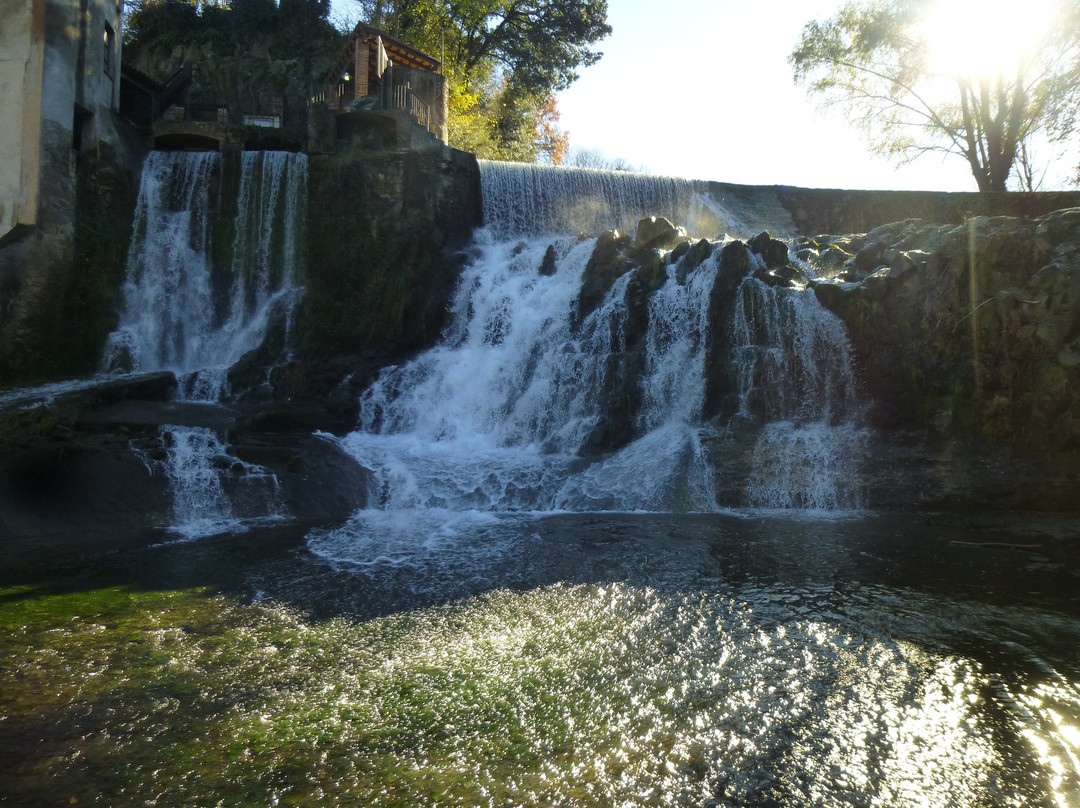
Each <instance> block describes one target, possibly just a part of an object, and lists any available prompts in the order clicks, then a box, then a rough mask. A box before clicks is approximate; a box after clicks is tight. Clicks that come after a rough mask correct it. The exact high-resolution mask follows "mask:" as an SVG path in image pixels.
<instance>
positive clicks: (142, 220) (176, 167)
mask: <svg viewBox="0 0 1080 808" xmlns="http://www.w3.org/2000/svg"><path fill="white" fill-rule="evenodd" d="M306 162H307V158H306V156H305V155H302V154H291V153H286V152H243V153H242V154H241V162H240V179H239V188H238V191H237V193H236V200H235V204H236V213H235V219H234V222H235V224H234V228H233V231H234V234H233V236H232V238H231V239H228V240H227V242H226V244H225V245H220V244H217V245H215V243H214V236H215V232H214V231H215V224H216V223H217V222H219V221H221V220H227V218H228V213H229V211H225V210H219V207H220V206H221V205H222V202H223V197H225V194H224V193H223V191H222V189H221V188H220V186H221V185H222V184H223V183H222V180H221V175H222V156H221V155H220V154H219V153H218V152H151V153H150V154H149V155H148V156H147V158H146V161H145V163H144V165H143V173H142V181H141V184H140V187H139V199H138V204H137V208H136V217H135V226H134V234H133V237H132V242H131V248H130V250H129V253H128V265H127V276H126V279H125V282H124V289H123V292H124V309H123V311H122V312H121V315H120V320H119V324H118V327H117V329H116V331H115V332H113V334H112V335H111V336H110V338H109V344H108V346H107V348H106V357H105V365H106V367H107V369H110V370H122V371H134V372H140V371H148V370H161V369H165V370H172V371H174V372H175V373H177V375H178V376H179V377H181V381H182V387H183V388H184V389H186V390H187V391H188V396H189V397H190V398H192V399H194V400H202V401H216V400H219V399H220V398H222V397H223V396H224V395H226V394H227V393H228V389H227V380H226V378H225V372H226V371H227V370H228V368H229V366H230V365H232V364H233V363H234V362H236V361H237V360H238V359H239V358H240V357H241V356H243V355H244V354H245V353H246V352H247V351H250V350H252V349H253V348H256V347H258V346H259V344H260V343H261V342H262V339H263V337H264V335H265V333H266V330H267V327H268V325H269V323H270V320H271V318H272V317H274V316H281V315H287V313H288V311H289V309H290V308H291V303H292V297H293V296H294V295H295V291H296V290H295V286H294V283H295V273H296V271H297V270H296V268H297V266H298V264H299V262H300V258H301V250H302V239H301V237H300V235H299V234H301V233H302V232H303V229H302V228H303V224H304V216H305V205H304V204H303V203H304V201H305V200H306V193H307V192H306V183H307V170H306ZM215 186H218V187H217V188H216V190H217V193H216V194H215Z"/></svg>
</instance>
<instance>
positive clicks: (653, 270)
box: [634, 248, 667, 292]
mask: <svg viewBox="0 0 1080 808" xmlns="http://www.w3.org/2000/svg"><path fill="white" fill-rule="evenodd" d="M634 257H635V259H637V261H638V262H639V264H640V266H638V268H637V269H636V270H635V271H634V276H635V277H636V278H637V279H638V280H639V281H640V282H641V284H642V285H643V286H644V287H645V288H646V289H648V290H649V291H651V292H654V291H656V290H657V289H659V288H660V287H661V286H663V285H664V283H665V282H666V281H667V261H665V260H664V254H663V253H662V252H661V251H660V250H657V249H655V248H653V249H649V250H647V251H645V252H644V253H642V252H641V251H635V253H634Z"/></svg>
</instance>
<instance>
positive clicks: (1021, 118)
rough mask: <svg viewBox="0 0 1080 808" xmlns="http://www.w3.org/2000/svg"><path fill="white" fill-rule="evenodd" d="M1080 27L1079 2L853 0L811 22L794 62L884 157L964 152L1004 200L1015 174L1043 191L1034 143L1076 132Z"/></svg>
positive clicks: (982, 186) (981, 180)
mask: <svg viewBox="0 0 1080 808" xmlns="http://www.w3.org/2000/svg"><path fill="white" fill-rule="evenodd" d="M950 3H952V5H951V6H950ZM950 9H956V10H958V11H956V12H955V13H951V14H950ZM1078 22H1080V2H1078V0H1060V2H1056V1H1055V0H1029V3H1028V4H1027V5H1026V6H1020V7H1018V6H1016V5H1014V4H1011V3H1003V2H994V0H986V2H984V3H980V4H973V3H963V4H960V3H958V2H957V0H853V1H852V2H849V3H848V4H847V5H845V6H843V7H842V8H841V9H840V11H839V12H838V13H837V14H836V16H834V17H832V18H830V19H827V20H823V21H817V20H815V21H812V22H810V23H808V24H807V25H806V26H805V27H804V29H803V33H802V38H801V40H800V41H799V44H798V45H797V47H796V48H795V49H794V51H792V53H791V56H790V57H789V61H790V63H791V65H792V67H793V68H794V73H795V80H796V81H797V82H799V83H801V84H804V85H805V86H806V87H807V88H808V90H809V91H810V92H811V93H812V94H815V95H818V96H820V97H822V98H823V99H824V100H825V102H826V104H827V105H830V106H837V107H839V108H840V109H841V110H843V111H844V112H845V113H847V114H848V115H849V116H850V117H851V118H852V119H853V121H854V122H855V123H856V124H857V125H859V126H860V127H861V128H862V129H863V130H864V131H865V132H866V134H867V136H868V138H869V140H870V144H871V147H872V148H873V149H874V150H875V151H877V152H878V153H881V154H885V155H888V156H893V157H898V158H901V159H912V158H914V157H917V156H918V155H920V154H924V153H926V152H946V153H954V154H957V155H960V156H962V157H963V158H964V159H965V160H966V161H967V164H968V166H969V168H970V169H971V173H972V175H973V176H974V178H975V180H976V183H977V184H978V187H979V190H981V191H1004V190H1006V188H1007V187H1008V185H1009V182H1010V179H1011V178H1013V176H1014V175H1013V171H1014V169H1019V171H1018V174H1017V175H1016V177H1017V178H1018V179H1019V182H1020V184H1021V185H1026V186H1028V187H1030V186H1032V185H1033V184H1034V183H1035V178H1034V173H1033V170H1032V166H1031V162H1030V159H1029V156H1030V155H1029V151H1028V148H1029V146H1030V143H1031V139H1032V136H1033V135H1035V134H1036V133H1041V134H1043V135H1046V136H1048V137H1053V138H1058V139H1063V138H1066V137H1068V136H1069V135H1071V134H1072V133H1073V131H1074V129H1075V124H1076V121H1075V118H1074V115H1075V112H1074V111H1075V109H1076V101H1077V94H1078V88H1080V27H1078V25H1077V23H1078Z"/></svg>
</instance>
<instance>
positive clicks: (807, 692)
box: [0, 584, 1080, 808]
mask: <svg viewBox="0 0 1080 808" xmlns="http://www.w3.org/2000/svg"><path fill="white" fill-rule="evenodd" d="M879 599H880V600H881V601H884V602H885V603H886V604H887V605H885V606H881V605H878V604H879ZM16 603H18V601H17V602H16ZM22 604H23V605H16V606H14V607H12V606H9V607H8V608H7V611H6V614H5V632H4V638H3V639H2V640H0V645H2V647H3V649H4V653H5V655H6V658H8V659H9V660H10V661H11V664H10V665H6V666H5V668H6V671H7V672H6V673H3V674H0V681H2V682H3V685H4V686H3V687H2V688H0V707H2V709H3V712H4V715H5V716H6V717H7V725H8V727H9V730H8V731H12V729H13V728H14V729H15V730H16V731H17V728H18V727H20V726H23V725H24V724H27V723H28V722H29V723H31V724H32V723H33V721H36V720H37V719H36V715H37V711H38V710H39V709H40V703H41V701H42V700H43V699H48V700H49V702H50V705H51V706H50V708H49V709H50V710H51V711H52V712H53V715H54V716H55V720H56V721H57V722H58V723H57V724H55V728H54V730H53V732H59V733H61V735H60V737H58V738H55V740H54V741H49V742H46V743H44V744H42V745H39V746H37V747H36V748H34V747H33V745H32V746H31V747H30V748H28V749H24V750H21V751H20V752H19V757H18V761H17V763H18V765H14V766H11V767H8V769H7V773H6V774H3V775H0V784H2V786H3V788H4V789H6V791H0V795H2V794H4V793H10V789H12V788H16V787H18V786H19V783H22V785H24V786H25V785H26V783H27V782H29V781H27V780H25V779H20V778H28V777H31V776H33V775H32V774H31V771H32V766H31V764H30V761H31V760H34V759H38V760H40V765H44V766H46V767H47V769H48V770H49V771H50V772H51V775H50V777H49V779H48V784H47V786H46V790H47V793H52V794H54V795H55V796H56V797H57V798H60V797H62V798H63V802H64V803H65V804H66V803H67V801H68V799H67V798H68V797H69V796H71V797H73V798H75V799H78V800H79V801H80V802H82V801H83V800H87V801H89V802H91V804H93V803H94V802H95V800H93V799H89V800H88V797H90V796H91V795H88V794H87V793H86V791H85V788H86V786H85V785H83V784H84V783H85V782H87V780H86V778H88V777H89V778H90V782H93V777H94V776H95V775H97V776H100V774H101V771H100V770H104V771H108V772H111V775H110V780H109V782H111V783H112V784H113V785H112V789H113V791H112V793H110V794H109V795H108V797H107V804H109V805H110V806H125V805H142V804H145V803H146V802H147V801H149V802H151V803H152V804H155V805H162V806H174V805H192V804H199V805H213V804H221V805H241V804H244V805H247V804H275V803H276V802H277V801H281V803H282V804H294V805H303V806H309V805H366V806H391V805H406V804H408V805H413V804H421V803H422V804H426V805H441V806H476V805H498V806H553V805H559V806H578V807H580V808H586V807H587V806H612V805H619V806H701V805H713V806H723V805H740V806H765V805H776V806H788V807H790V808H796V806H805V805H822V806H895V805H919V806H943V807H944V806H958V805H961V806H975V805H989V804H993V805H1029V806H1030V805H1053V804H1058V805H1068V804H1074V803H1073V802H1072V800H1074V799H1075V797H1076V796H1077V794H1078V793H1080V792H1078V791H1077V788H1078V782H1080V780H1078V769H1077V761H1076V756H1075V752H1076V745H1075V743H1076V733H1075V731H1070V730H1069V729H1063V727H1072V726H1074V725H1075V724H1076V722H1077V720H1078V718H1080V690H1078V683H1077V682H1076V681H1072V680H1070V679H1068V678H1066V676H1065V675H1064V674H1062V673H1059V672H1058V671H1056V670H1054V669H1053V668H1052V667H1051V666H1050V665H1049V663H1044V665H1045V670H1040V671H1038V672H1034V673H1032V672H1030V671H1026V670H1024V669H1019V668H1015V667H1008V668H998V669H997V670H988V669H987V668H986V667H985V666H984V664H983V663H981V662H979V661H976V660H975V659H973V658H971V657H969V656H967V655H965V654H964V653H963V652H962V651H961V650H959V649H957V648H955V647H952V648H950V647H949V644H948V641H947V640H948V634H946V635H945V636H940V635H936V633H935V632H936V629H934V628H933V620H934V618H935V616H937V617H940V619H942V620H943V621H951V622H952V623H953V624H954V625H955V624H956V623H957V615H956V612H957V611H958V610H962V611H963V612H964V617H963V618H962V619H961V622H962V625H964V626H965V628H966V630H967V631H969V632H980V633H982V634H983V635H984V636H985V637H987V638H992V637H993V636H994V635H993V632H995V631H998V632H1004V633H1006V634H1008V633H1010V632H1015V631H1017V630H1036V627H1042V628H1043V629H1045V630H1051V631H1054V630H1057V631H1060V630H1062V627H1061V626H1055V625H1054V623H1053V618H1049V617H1045V616H1039V617H1035V616H1033V617H1025V616H1024V615H1023V614H1021V613H1016V612H1009V611H1003V610H995V609H990V608H987V607H972V606H970V605H968V606H966V607H960V606H953V605H951V604H943V603H940V602H938V601H934V600H932V599H928V598H924V597H920V596H915V595H909V594H905V593H902V592H899V591H893V590H884V589H879V590H876V591H875V590H873V589H871V590H867V591H866V592H864V593H860V591H858V590H854V591H852V592H848V593H845V597H844V598H839V597H837V593H836V592H835V591H834V590H833V588H832V587H829V586H819V587H814V588H811V589H800V588H798V587H789V586H772V587H767V588H759V587H756V586H753V585H751V584H746V585H743V586H741V587H733V588H724V589H723V590H722V591H718V592H713V593H709V592H703V591H692V592H683V593H672V592H667V593H665V592H662V591H658V590H654V589H651V588H641V587H632V586H628V585H626V584H603V585H579V586H570V585H565V584H560V585H554V586H547V587H543V588H539V589H533V590H530V591H521V592H514V591H509V590H502V591H493V592H491V593H489V594H486V595H482V596H479V597H473V598H470V599H467V600H464V601H460V602H457V603H451V604H448V605H446V606H441V607H433V608H429V609H423V610H419V611H413V612H405V613H401V614H397V615H394V616H390V617H384V618H378V619H374V620H370V621H367V622H356V621H353V620H350V619H347V618H335V619H332V620H329V621H326V622H311V621H308V620H306V619H304V618H303V617H302V616H301V615H300V614H298V613H296V612H294V611H291V610H289V609H286V608H282V607H278V606H274V605H271V604H260V605H255V606H250V607H244V606H235V605H230V604H229V603H228V602H227V601H225V600H224V599H222V598H213V599H209V600H206V599H204V598H203V597H202V596H199V595H198V594H197V593H191V594H183V593H172V594H170V593H147V594H129V593H126V592H124V591H123V590H119V591H108V592H99V593H94V594H93V595H92V596H91V597H89V598H86V597H82V598H80V599H73V598H71V597H70V596H41V597H39V598H37V599H34V600H31V601H29V602H26V601H23V602H22ZM80 604H82V605H81V606H80ZM71 609H76V610H77V616H76V617H74V618H73V617H72V615H71V613H70V611H68V610H71ZM95 610H96V611H95ZM907 612H910V613H912V614H923V615H927V616H928V617H929V620H927V621H925V622H923V623H922V624H920V626H919V627H914V628H913V630H912V631H910V632H909V631H907V630H906V629H905V628H903V627H900V630H899V631H895V632H892V633H880V632H879V631H878V630H877V629H876V626H877V625H878V624H879V623H881V622H882V621H886V622H887V621H893V620H895V615H896V614H904V613H907ZM1032 621H1041V622H1032ZM927 631H928V632H929V634H920V632H927ZM990 642H991V643H993V640H992V639H990ZM136 659H137V660H139V662H138V665H137V666H132V665H131V662H132V661H134V660H136ZM46 694H48V695H46ZM101 710H107V712H108V719H107V720H108V730H107V731H101V724H100V722H101V721H102V720H103V716H101V715H99V711H101ZM64 733H70V734H72V735H74V736H75V737H81V738H82V740H79V741H77V742H76V743H75V745H74V746H67V745H66V743H65V742H64V741H63V737H64V735H63V734H64ZM42 756H43V757H42ZM28 767H30V768H28ZM151 773H152V776H151ZM72 804H74V802H73V803H72Z"/></svg>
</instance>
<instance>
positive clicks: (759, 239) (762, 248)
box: [747, 232, 788, 269]
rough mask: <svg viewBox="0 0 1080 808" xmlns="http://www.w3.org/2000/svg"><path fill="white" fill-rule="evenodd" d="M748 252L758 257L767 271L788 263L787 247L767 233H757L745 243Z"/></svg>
mask: <svg viewBox="0 0 1080 808" xmlns="http://www.w3.org/2000/svg"><path fill="white" fill-rule="evenodd" d="M747 246H748V247H750V252H752V253H754V254H755V255H760V256H761V259H762V260H763V261H764V262H765V266H766V267H768V268H769V269H774V268H776V267H782V266H784V265H785V264H787V262H788V245H787V244H786V243H785V242H783V241H780V240H779V239H775V238H773V237H772V236H770V235H769V234H768V232H762V233H758V234H757V235H756V236H754V237H753V238H752V239H750V241H749V242H748V243H747Z"/></svg>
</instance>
